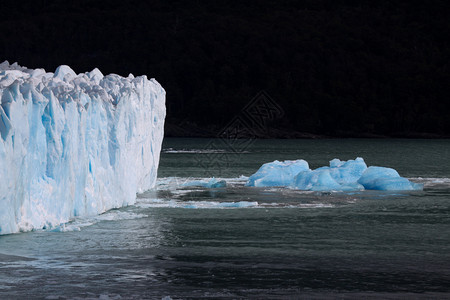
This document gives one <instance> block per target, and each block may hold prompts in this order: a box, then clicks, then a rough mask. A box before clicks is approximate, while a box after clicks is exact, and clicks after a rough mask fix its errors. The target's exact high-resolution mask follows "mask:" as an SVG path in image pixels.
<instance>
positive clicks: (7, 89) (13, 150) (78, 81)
mask: <svg viewBox="0 0 450 300" xmlns="http://www.w3.org/2000/svg"><path fill="white" fill-rule="evenodd" d="M165 114H166V110H165V91H164V89H163V88H162V87H161V85H160V84H159V83H158V82H157V81H156V80H154V79H150V80H148V79H147V77H146V76H139V77H136V78H135V77H134V76H133V75H131V74H130V75H129V76H128V77H127V78H124V77H121V76H119V75H115V74H111V75H107V76H103V74H102V73H101V72H100V71H99V70H98V69H94V70H93V71H91V72H87V73H82V74H78V75H77V74H76V73H75V72H74V71H73V70H72V69H71V68H70V67H68V66H60V67H58V68H57V70H56V71H55V73H47V72H45V70H43V69H35V70H32V69H27V68H25V67H20V66H19V65H17V63H14V64H12V65H10V64H9V63H8V62H7V61H6V62H4V63H1V64H0V234H7V233H14V232H19V231H28V230H32V229H39V228H48V227H52V226H55V225H59V224H60V223H63V222H67V221H69V220H70V219H72V218H73V217H75V216H82V215H94V214H99V213H102V212H104V211H106V210H108V209H111V208H117V207H121V206H125V205H129V204H133V203H134V202H135V199H136V192H142V191H145V190H148V189H150V188H152V187H153V186H154V184H155V181H156V175H157V168H158V164H159V154H160V150H161V144H162V139H163V131H164V118H165Z"/></svg>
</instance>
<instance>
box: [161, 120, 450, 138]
mask: <svg viewBox="0 0 450 300" xmlns="http://www.w3.org/2000/svg"><path fill="white" fill-rule="evenodd" d="M223 131H224V128H218V127H216V126H213V125H210V126H208V128H205V127H200V126H197V125H195V124H192V123H187V124H182V125H176V124H173V123H170V122H166V124H165V129H164V137H178V138H220V137H222V136H221V135H220V133H221V132H223ZM229 138H238V139H249V138H252V139H253V138H254V139H334V138H371V139H390V138H401V139H450V135H448V134H438V133H428V132H393V133H389V134H378V133H372V132H349V131H346V132H336V133H333V134H319V133H310V132H300V131H295V130H292V129H285V128H276V127H273V128H268V129H265V130H254V129H247V130H242V131H239V132H237V135H235V136H234V137H229Z"/></svg>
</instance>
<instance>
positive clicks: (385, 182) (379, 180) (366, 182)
mask: <svg viewBox="0 0 450 300" xmlns="http://www.w3.org/2000/svg"><path fill="white" fill-rule="evenodd" d="M358 183H360V184H362V185H363V186H364V188H366V189H368V190H384V191H395V190H398V191H400V190H402V191H408V190H422V189H423V185H422V184H418V183H414V182H411V181H409V180H408V179H406V178H403V177H400V175H399V174H398V172H397V171H396V170H394V169H392V168H385V167H369V168H368V169H367V170H366V171H365V172H364V173H363V174H362V176H361V178H359V180H358Z"/></svg>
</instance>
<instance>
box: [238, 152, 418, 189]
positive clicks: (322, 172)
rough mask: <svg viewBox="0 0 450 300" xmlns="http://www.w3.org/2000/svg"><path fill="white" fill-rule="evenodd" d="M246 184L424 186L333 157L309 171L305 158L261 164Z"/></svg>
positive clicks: (393, 173) (359, 161) (359, 160)
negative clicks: (326, 162)
mask: <svg viewBox="0 0 450 300" xmlns="http://www.w3.org/2000/svg"><path fill="white" fill-rule="evenodd" d="M246 185H247V186H260V187H261V186H265V187H276V186H285V187H291V188H293V189H298V190H307V191H361V190H364V189H367V190H422V189H423V185H421V184H417V183H414V182H411V181H409V180H408V179H406V178H403V177H400V175H399V174H398V172H397V171H395V170H394V169H391V168H384V167H369V168H368V167H367V165H366V163H365V162H364V159H362V158H360V157H358V158H356V159H355V160H348V161H341V160H339V159H333V160H332V161H330V166H329V167H321V168H318V169H315V170H311V169H309V167H308V163H307V162H306V161H304V160H296V161H286V162H279V161H274V162H271V163H266V164H264V165H263V166H262V167H261V168H260V169H259V170H258V171H257V172H256V173H255V174H253V175H252V176H250V177H249V180H248V181H247V184H246Z"/></svg>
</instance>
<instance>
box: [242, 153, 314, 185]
mask: <svg viewBox="0 0 450 300" xmlns="http://www.w3.org/2000/svg"><path fill="white" fill-rule="evenodd" d="M306 170H309V165H308V162H307V161H305V160H303V159H299V160H286V161H281V162H280V161H278V160H276V161H273V162H270V163H266V164H264V165H262V166H261V167H260V168H259V170H258V171H257V172H256V173H255V174H253V175H252V176H250V177H249V179H248V181H247V184H246V185H247V186H256V187H265V186H277V187H282V186H290V185H292V183H293V181H294V177H295V175H297V174H298V173H300V172H302V171H306Z"/></svg>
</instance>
